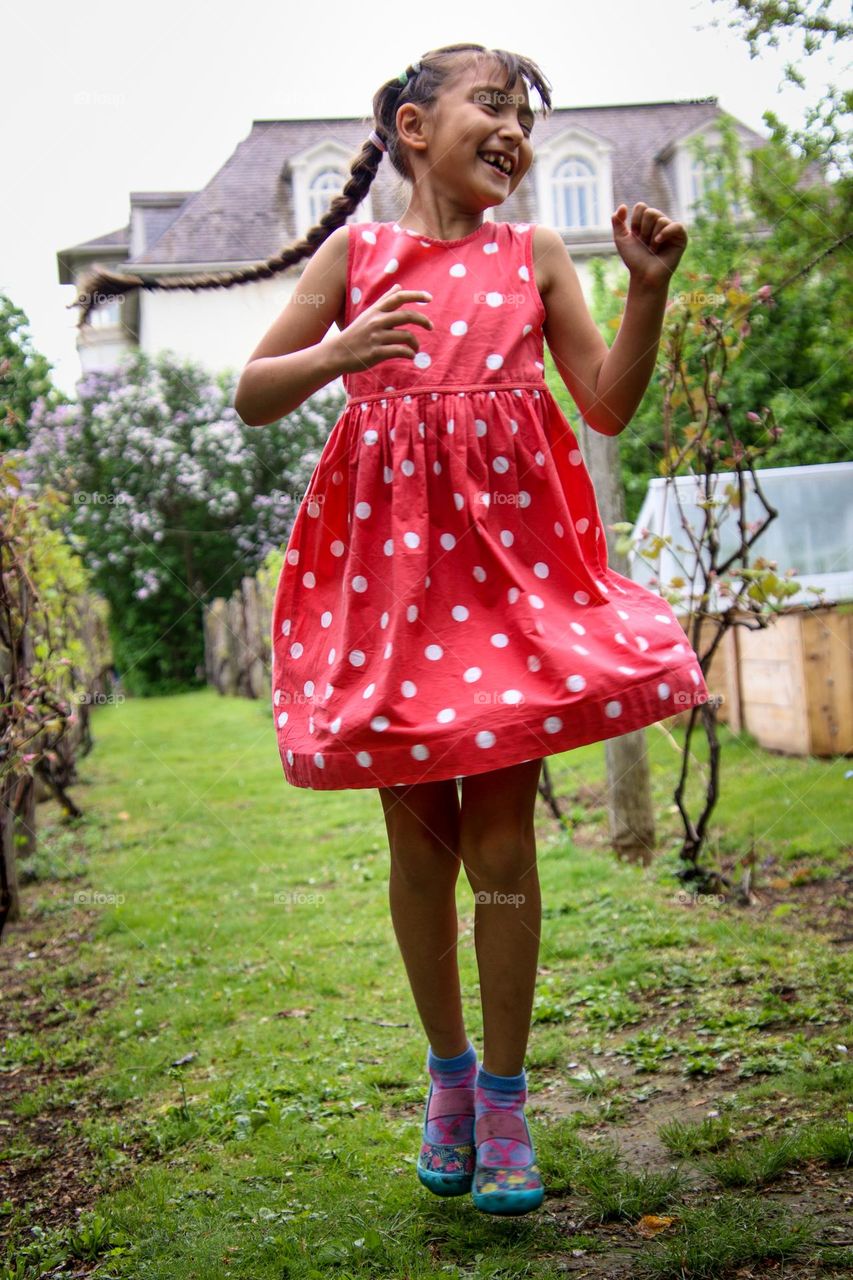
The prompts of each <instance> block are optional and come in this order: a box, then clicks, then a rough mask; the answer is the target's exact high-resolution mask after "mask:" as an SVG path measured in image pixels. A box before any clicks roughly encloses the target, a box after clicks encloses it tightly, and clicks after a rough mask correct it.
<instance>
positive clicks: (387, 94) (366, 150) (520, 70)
mask: <svg viewBox="0 0 853 1280" xmlns="http://www.w3.org/2000/svg"><path fill="white" fill-rule="evenodd" d="M472 57H485V58H488V59H491V60H493V61H494V62H496V63H498V64H499V65H500V67H501V69H502V71H503V72H504V73H505V75H506V85H507V88H508V89H509V88H511V86H512V85H514V84H515V82H516V80H517V79H518V77H519V76H522V77H523V78H524V79H525V80H526V81H527V83H528V84H530V85H532V86H533V87H534V88H535V89H536V91H537V93H538V94H539V97H540V99H541V101H542V105H543V109H544V110H545V111H548V110H550V107H551V95H550V84H549V82H548V81H547V80H546V78H545V76H544V75H543V74H542V72H541V71H540V70H539V68H538V67H537V65H536V63H535V62H531V61H530V59H529V58H523V57H521V56H520V55H518V54H515V53H508V52H507V51H506V50H504V49H487V48H486V47H485V46H484V45H481V44H451V45H444V46H443V47H442V48H440V49H433V50H431V51H430V52H429V53H427V54H425V55H424V56H423V57H422V58H420V59H419V60H418V61H417V62H413V63H412V64H411V65H410V66H408V67H406V69H405V71H403V72H401V73H400V75H398V76H395V77H394V78H393V79H392V80H388V81H386V83H385V84H384V85H382V87H381V88H380V89H379V90H377V92H376V93H375V94H374V97H373V121H374V126H373V129H372V130H371V133H370V135H369V136H368V138H367V140H366V141H365V142H364V143H363V145H362V147H361V150H360V151H359V152H358V154H357V155H356V157H355V159H354V160H353V162H352V167H351V169H350V176H349V179H348V181H347V182H346V184H345V186H344V189H343V191H342V192H341V194H340V195H338V196H335V198H334V199H333V200H332V202H331V204H330V206H329V208H328V210H327V212H326V213H324V214H323V216H322V218H321V219H320V221H319V222H318V223H317V225H316V226H314V227H312V228H311V230H310V231H309V232H308V233H307V234H306V235H305V237H304V239H302V240H297V241H296V242H295V243H294V244H292V245H289V246H288V247H287V248H285V249H282V250H281V252H280V253H278V254H276V255H275V256H274V257H272V258H268V259H267V261H266V262H262V263H259V264H258V265H257V266H254V267H241V268H239V269H237V270H235V271H220V272H212V273H211V272H199V273H196V274H192V275H182V276H145V275H142V274H137V273H136V272H122V271H115V270H111V269H110V268H109V267H105V266H103V265H102V264H101V263H97V262H96V263H94V264H93V266H92V267H91V268H90V269H89V270H88V271H87V272H85V273H84V274H83V275H82V276H81V278H80V282H79V285H78V289H79V292H78V295H77V297H76V298H75V300H74V302H71V303H69V307H80V318H79V320H78V328H82V327H83V325H84V324H85V323H86V321H87V319H88V317H89V315H90V314H91V312H92V311H93V310H94V309H95V308H96V307H97V306H99V305H100V303H102V302H109V301H110V300H112V298H114V297H115V296H116V294H118V296H119V297H121V295H122V294H124V293H127V292H129V291H131V290H133V289H149V290H153V289H192V290H195V289H228V288H230V287H231V286H232V285H235V284H248V283H249V282H250V281H253V280H264V279H267V278H268V277H269V276H272V275H275V274H276V273H277V272H279V271H285V270H286V269H287V268H288V267H290V266H293V264H294V263H296V262H300V261H301V260H302V259H303V258H310V257H311V255H312V254H313V253H314V252H315V251H316V250H317V249H318V248H319V247H320V245H321V244H322V243H323V241H324V240H327V239H328V237H329V236H330V235H331V234H332V232H333V231H336V230H337V228H338V227H340V226H343V224H344V223H345V222H346V220H347V218H348V217H349V216H350V214H351V213H353V212H354V211H355V210H356V209H357V208H358V206H359V205H360V204H361V202H362V200H363V199H364V198H365V196H366V195H367V192H368V191H369V189H370V185H371V183H372V182H373V179H374V178H375V177H376V171H377V169H378V168H379V163H380V161H381V159H382V155H383V152H385V151H387V153H388V159H389V160H390V162H391V164H392V166H393V168H394V169H395V170H396V172H397V173H398V174H399V175H400V177H401V178H404V179H409V180H411V176H412V175H411V173H410V172H409V166H408V159H407V156H406V153H405V148H404V147H403V146H402V145H401V143H400V141H399V138H398V136H397V124H396V120H397V109H398V107H400V106H402V105H404V104H405V103H408V102H413V103H416V104H418V105H420V106H423V107H427V108H428V107H430V106H431V105H432V103H433V102H435V100H436V98H437V97H438V94H439V92H440V90H441V87H442V85H443V84H444V83H445V81H446V80H447V79H448V78H449V77H451V76H452V75H453V74H454V73H455V72H458V71H459V70H460V68H462V67H464V66H465V64H466V62H468V61H470V60H471V58H472Z"/></svg>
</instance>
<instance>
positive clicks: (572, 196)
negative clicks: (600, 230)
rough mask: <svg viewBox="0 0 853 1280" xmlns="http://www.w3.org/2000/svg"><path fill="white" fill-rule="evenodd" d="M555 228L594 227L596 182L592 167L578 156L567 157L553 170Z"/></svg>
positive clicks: (596, 207)
mask: <svg viewBox="0 0 853 1280" xmlns="http://www.w3.org/2000/svg"><path fill="white" fill-rule="evenodd" d="M553 184H554V225H555V226H557V227H596V226H598V225H599V217H598V178H597V176H596V173H595V170H594V169H593V167H592V165H591V164H590V163H589V162H588V161H587V160H584V159H582V158H581V157H580V156H569V157H568V159H566V160H563V161H562V162H561V163H560V164H558V165H557V167H556V168H555V170H554V176H553Z"/></svg>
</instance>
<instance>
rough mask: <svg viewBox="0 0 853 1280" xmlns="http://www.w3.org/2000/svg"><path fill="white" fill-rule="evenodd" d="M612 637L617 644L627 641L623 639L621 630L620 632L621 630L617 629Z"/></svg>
mask: <svg viewBox="0 0 853 1280" xmlns="http://www.w3.org/2000/svg"><path fill="white" fill-rule="evenodd" d="M613 639H614V640H615V641H616V643H617V644H627V643H628V641H627V640H626V639H625V637H624V636H623V634H622V632H621V631H617V632H616V634H615V635H614V637H613Z"/></svg>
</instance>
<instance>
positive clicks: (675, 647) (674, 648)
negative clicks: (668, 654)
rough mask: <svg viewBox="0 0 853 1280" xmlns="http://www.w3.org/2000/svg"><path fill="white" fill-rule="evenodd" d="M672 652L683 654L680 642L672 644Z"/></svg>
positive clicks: (682, 646)
mask: <svg viewBox="0 0 853 1280" xmlns="http://www.w3.org/2000/svg"><path fill="white" fill-rule="evenodd" d="M672 652H673V653H684V645H683V644H682V643H681V641H678V642H677V643H676V644H674V645H673V646H672Z"/></svg>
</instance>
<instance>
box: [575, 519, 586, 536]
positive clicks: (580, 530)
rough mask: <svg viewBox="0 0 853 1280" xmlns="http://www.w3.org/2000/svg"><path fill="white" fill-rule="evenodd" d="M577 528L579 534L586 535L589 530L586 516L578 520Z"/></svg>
mask: <svg viewBox="0 0 853 1280" xmlns="http://www.w3.org/2000/svg"><path fill="white" fill-rule="evenodd" d="M575 528H576V529H577V531H578V533H586V531H587V529H588V528H589V521H588V520H587V518H586V516H581V518H580V520H578V522H577V524H576V525H575Z"/></svg>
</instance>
